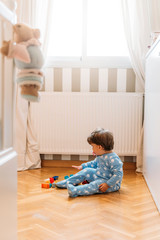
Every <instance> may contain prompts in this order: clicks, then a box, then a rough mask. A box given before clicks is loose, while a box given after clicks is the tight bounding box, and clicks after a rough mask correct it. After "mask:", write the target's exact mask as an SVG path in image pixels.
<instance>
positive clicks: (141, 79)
mask: <svg viewBox="0 0 160 240" xmlns="http://www.w3.org/2000/svg"><path fill="white" fill-rule="evenodd" d="M121 1H122V13H123V20H124V29H125V35H126V39H127V44H128V49H129V54H130V59H131V63H132V67H133V69H134V72H135V74H136V80H137V81H136V91H137V92H144V89H145V56H146V53H147V51H148V46H149V45H150V32H151V29H150V16H149V11H148V2H147V0H134V1H133V0H121ZM142 168H143V127H142V131H141V138H140V142H139V149H138V155H137V171H138V172H142Z"/></svg>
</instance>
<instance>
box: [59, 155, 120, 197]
mask: <svg viewBox="0 0 160 240" xmlns="http://www.w3.org/2000/svg"><path fill="white" fill-rule="evenodd" d="M81 166H82V170H81V171H79V172H78V173H76V174H74V175H73V176H72V177H70V178H68V179H66V180H63V181H61V182H58V183H56V184H55V185H56V186H57V187H58V188H67V189H68V193H69V195H70V196H71V197H77V196H79V195H82V196H83V195H92V194H96V193H102V192H101V191H100V190H99V185H100V184H102V183H106V184H107V185H108V186H109V188H108V189H107V190H106V192H114V191H117V190H119V189H120V187H121V182H122V178H123V163H122V161H121V160H120V158H119V157H118V155H117V154H116V153H114V152H113V153H107V154H103V155H101V156H97V157H96V158H95V160H93V161H90V162H87V163H83V164H82V165H81ZM84 180H87V181H88V182H89V184H85V185H78V186H76V185H77V184H79V183H81V182H83V181H84Z"/></svg>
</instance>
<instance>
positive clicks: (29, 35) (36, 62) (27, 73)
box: [0, 23, 44, 101]
mask: <svg viewBox="0 0 160 240" xmlns="http://www.w3.org/2000/svg"><path fill="white" fill-rule="evenodd" d="M39 38H40V30H39V29H33V28H31V27H30V26H28V25H26V24H24V23H18V24H15V25H14V26H13V40H10V41H3V45H2V47H1V49H0V52H1V53H2V54H3V55H4V56H6V57H8V58H14V61H15V65H16V67H17V68H18V73H17V76H16V81H17V83H18V84H19V86H20V87H21V95H22V97H23V98H25V99H26V100H27V101H39V99H40V97H39V92H38V91H39V90H40V89H41V87H42V84H43V71H42V67H43V65H44V56H43V54H42V51H41V49H40V46H41V44H40V42H39Z"/></svg>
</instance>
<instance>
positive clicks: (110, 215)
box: [18, 168, 160, 240]
mask: <svg viewBox="0 0 160 240" xmlns="http://www.w3.org/2000/svg"><path fill="white" fill-rule="evenodd" d="M75 172H76V170H75V169H72V168H42V169H38V170H29V171H24V172H18V240H133V239H134V240H135V239H136V240H160V214H159V213H158V211H157V208H156V206H155V204H154V202H153V199H152V197H151V194H150V192H149V190H148V188H147V186H146V183H145V181H144V179H143V177H142V175H141V174H136V173H135V172H134V171H125V173H124V178H123V183H122V188H121V190H120V191H119V192H114V193H109V194H99V195H93V196H87V197H77V198H69V197H68V193H67V190H66V189H63V190H61V189H55V188H51V189H42V188H41V183H42V182H43V180H44V179H46V178H48V177H52V176H54V175H59V179H60V180H62V179H63V178H64V176H65V175H70V174H72V173H75Z"/></svg>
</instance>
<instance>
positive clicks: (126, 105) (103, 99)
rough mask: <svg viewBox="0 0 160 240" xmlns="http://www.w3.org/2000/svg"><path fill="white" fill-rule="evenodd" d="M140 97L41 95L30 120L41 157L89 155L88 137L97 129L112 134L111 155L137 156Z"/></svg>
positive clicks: (80, 94)
mask: <svg viewBox="0 0 160 240" xmlns="http://www.w3.org/2000/svg"><path fill="white" fill-rule="evenodd" d="M142 115H143V94H139V93H101V92H97V93H92V92H88V93H82V92H42V93H41V100H40V102H39V103H32V104H31V117H32V121H33V126H34V129H35V131H36V134H37V139H38V144H39V152H40V153H43V154H79V155H88V154H92V151H91V147H90V145H89V144H88V143H87V136H88V135H89V134H90V133H91V132H92V131H93V130H94V129H95V128H97V127H103V128H105V129H109V130H110V131H112V132H113V134H114V139H115V147H114V151H115V152H116V153H117V154H119V155H120V156H136V155H137V148H138V143H139V139H140V131H141V128H142Z"/></svg>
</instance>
